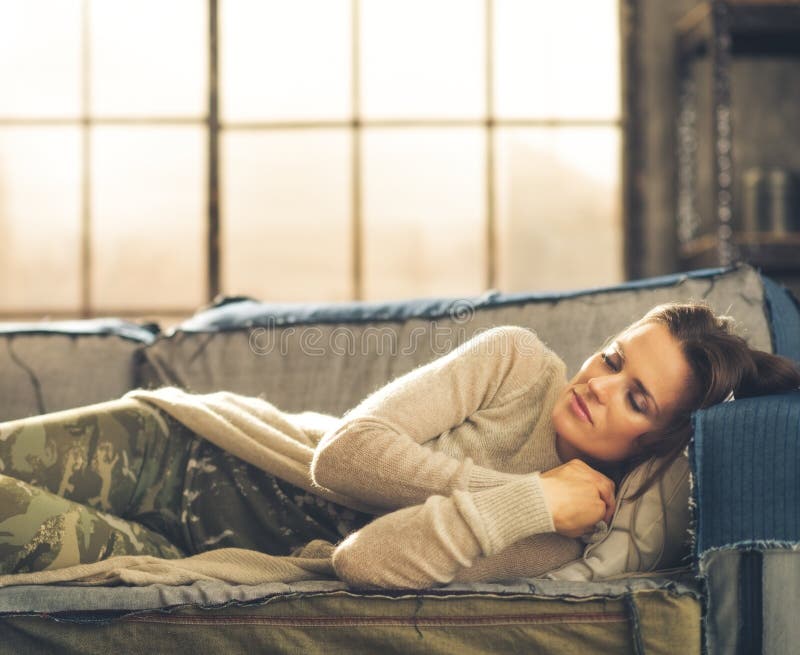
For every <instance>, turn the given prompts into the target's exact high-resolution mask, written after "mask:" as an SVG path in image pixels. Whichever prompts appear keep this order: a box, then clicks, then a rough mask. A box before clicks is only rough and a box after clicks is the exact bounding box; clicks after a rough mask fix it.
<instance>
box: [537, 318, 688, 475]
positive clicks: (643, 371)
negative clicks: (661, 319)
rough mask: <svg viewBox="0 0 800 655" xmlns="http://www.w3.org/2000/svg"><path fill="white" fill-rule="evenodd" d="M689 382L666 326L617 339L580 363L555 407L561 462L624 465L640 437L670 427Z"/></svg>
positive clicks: (646, 327) (654, 326)
mask: <svg viewBox="0 0 800 655" xmlns="http://www.w3.org/2000/svg"><path fill="white" fill-rule="evenodd" d="M690 376H691V370H690V368H689V365H688V363H687V362H686V358H685V357H684V355H683V353H682V352H681V349H680V346H679V344H678V342H677V341H675V339H674V338H673V337H672V335H671V334H670V333H669V330H668V329H667V328H666V327H665V326H663V325H661V324H658V323H653V324H648V325H643V326H640V327H638V328H636V329H635V330H632V331H630V332H628V333H626V334H624V335H622V336H620V337H618V338H617V339H616V340H615V341H614V342H613V343H611V345H609V346H608V347H607V348H606V349H605V350H603V351H601V352H599V353H595V354H594V355H593V356H592V357H590V358H589V359H587V360H586V361H585V362H584V363H583V366H582V367H581V370H580V371H578V373H577V375H576V376H575V377H574V378H572V380H570V381H569V383H568V384H567V387H566V389H565V390H564V392H563V393H562V394H561V395H560V396H559V398H558V400H557V401H556V404H555V407H554V409H553V425H554V426H555V430H556V433H557V437H556V445H557V449H558V454H559V457H560V458H561V459H562V460H563V461H566V460H569V459H573V458H575V457H578V458H580V459H584V460H590V461H591V460H592V459H594V460H599V461H603V462H621V461H624V460H626V459H627V458H629V457H630V456H631V455H633V454H635V453H636V449H637V446H636V441H637V438H638V437H639V436H640V435H642V434H644V433H646V432H651V431H653V430H659V429H662V428H664V427H666V426H667V425H668V423H669V421H670V418H671V416H672V413H673V412H674V410H675V409H676V408H677V406H678V404H679V403H680V400H681V394H682V392H683V390H685V389H686V388H687V386H688V384H689V381H690Z"/></svg>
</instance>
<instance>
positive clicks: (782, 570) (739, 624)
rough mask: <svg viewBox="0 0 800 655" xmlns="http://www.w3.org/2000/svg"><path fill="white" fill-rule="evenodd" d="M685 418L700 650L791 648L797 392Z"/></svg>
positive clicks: (799, 557) (799, 536)
mask: <svg viewBox="0 0 800 655" xmlns="http://www.w3.org/2000/svg"><path fill="white" fill-rule="evenodd" d="M693 423H694V437H693V440H692V443H691V445H690V454H689V461H690V465H691V468H692V473H693V485H692V493H693V498H694V519H695V521H694V523H695V539H694V546H695V549H694V551H695V556H696V565H697V569H698V572H699V575H700V578H701V580H702V581H703V586H704V590H705V593H704V604H705V611H704V612H703V625H704V630H703V635H704V639H705V652H707V653H708V654H709V655H716V654H717V653H720V654H721V653H754V654H755V653H770V654H772V653H790V652H796V645H797V643H798V641H800V622H798V621H797V620H796V618H795V613H796V609H795V608H796V606H797V601H798V593H797V592H796V591H795V590H796V589H797V584H796V583H797V582H800V552H799V551H800V392H791V393H786V394H780V395H774V396H762V397H759V398H748V399H742V400H737V401H735V402H732V403H722V404H721V405H717V406H715V407H712V408H709V409H707V410H703V411H699V412H696V413H695V415H694V417H693Z"/></svg>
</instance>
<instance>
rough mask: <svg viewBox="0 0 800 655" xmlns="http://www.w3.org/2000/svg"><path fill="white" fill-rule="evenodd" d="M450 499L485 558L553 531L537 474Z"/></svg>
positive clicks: (455, 494) (553, 527) (459, 493)
mask: <svg viewBox="0 0 800 655" xmlns="http://www.w3.org/2000/svg"><path fill="white" fill-rule="evenodd" d="M453 500H454V501H455V503H456V506H457V507H458V509H459V511H460V512H461V513H462V515H463V516H464V518H465V519H466V520H467V522H468V523H469V524H470V527H472V530H473V532H474V533H475V537H476V538H477V540H478V542H479V543H480V545H481V549H482V550H483V554H484V555H485V556H487V557H488V556H490V555H494V554H495V553H499V552H500V551H501V550H503V549H504V548H506V547H507V546H509V545H511V544H513V543H514V542H516V541H519V540H520V539H524V538H525V537H529V536H530V535H533V534H540V533H543V532H554V531H555V526H554V525H553V517H552V516H551V514H550V510H548V508H547V504H546V502H545V499H544V494H543V493H542V488H541V486H540V484H539V474H538V473H532V474H530V475H526V476H523V477H521V478H519V479H517V480H514V481H513V482H508V483H506V484H504V485H501V486H499V487H495V488H493V489H485V490H483V491H476V492H464V491H456V492H455V493H454V494H453Z"/></svg>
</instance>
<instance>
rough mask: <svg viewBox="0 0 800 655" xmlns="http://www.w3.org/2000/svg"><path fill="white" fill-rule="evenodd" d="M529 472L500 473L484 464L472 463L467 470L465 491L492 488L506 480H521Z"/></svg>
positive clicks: (504, 482)
mask: <svg viewBox="0 0 800 655" xmlns="http://www.w3.org/2000/svg"><path fill="white" fill-rule="evenodd" d="M529 475H530V473H526V474H518V473H502V472H501V471H495V470H493V469H489V468H486V467H484V466H478V465H477V464H474V465H473V466H472V469H471V470H470V472H469V480H468V482H467V491H483V490H484V489H494V488H495V487H501V486H502V485H504V484H506V483H508V482H514V481H516V480H521V479H522V478H525V477H527V476H529Z"/></svg>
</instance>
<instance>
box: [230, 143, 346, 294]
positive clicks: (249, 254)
mask: <svg viewBox="0 0 800 655" xmlns="http://www.w3.org/2000/svg"><path fill="white" fill-rule="evenodd" d="M223 148H224V149H223V180H222V181H223V193H222V199H223V203H224V205H223V211H222V215H223V220H224V224H223V225H224V227H223V230H222V267H223V271H222V278H223V288H224V289H225V292H226V293H229V294H245V295H251V296H254V297H256V298H259V299H262V300H269V301H298V302H299V301H312V300H348V299H350V298H352V289H351V287H352V282H351V277H352V274H351V268H352V264H351V262H352V246H351V241H352V237H351V234H352V226H351V220H350V216H351V175H350V170H351V164H350V161H351V135H350V132H349V131H348V130H309V131H299V130H292V131H290V132H273V131H269V132H238V131H237V132H228V133H226V134H225V135H224V140H223Z"/></svg>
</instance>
